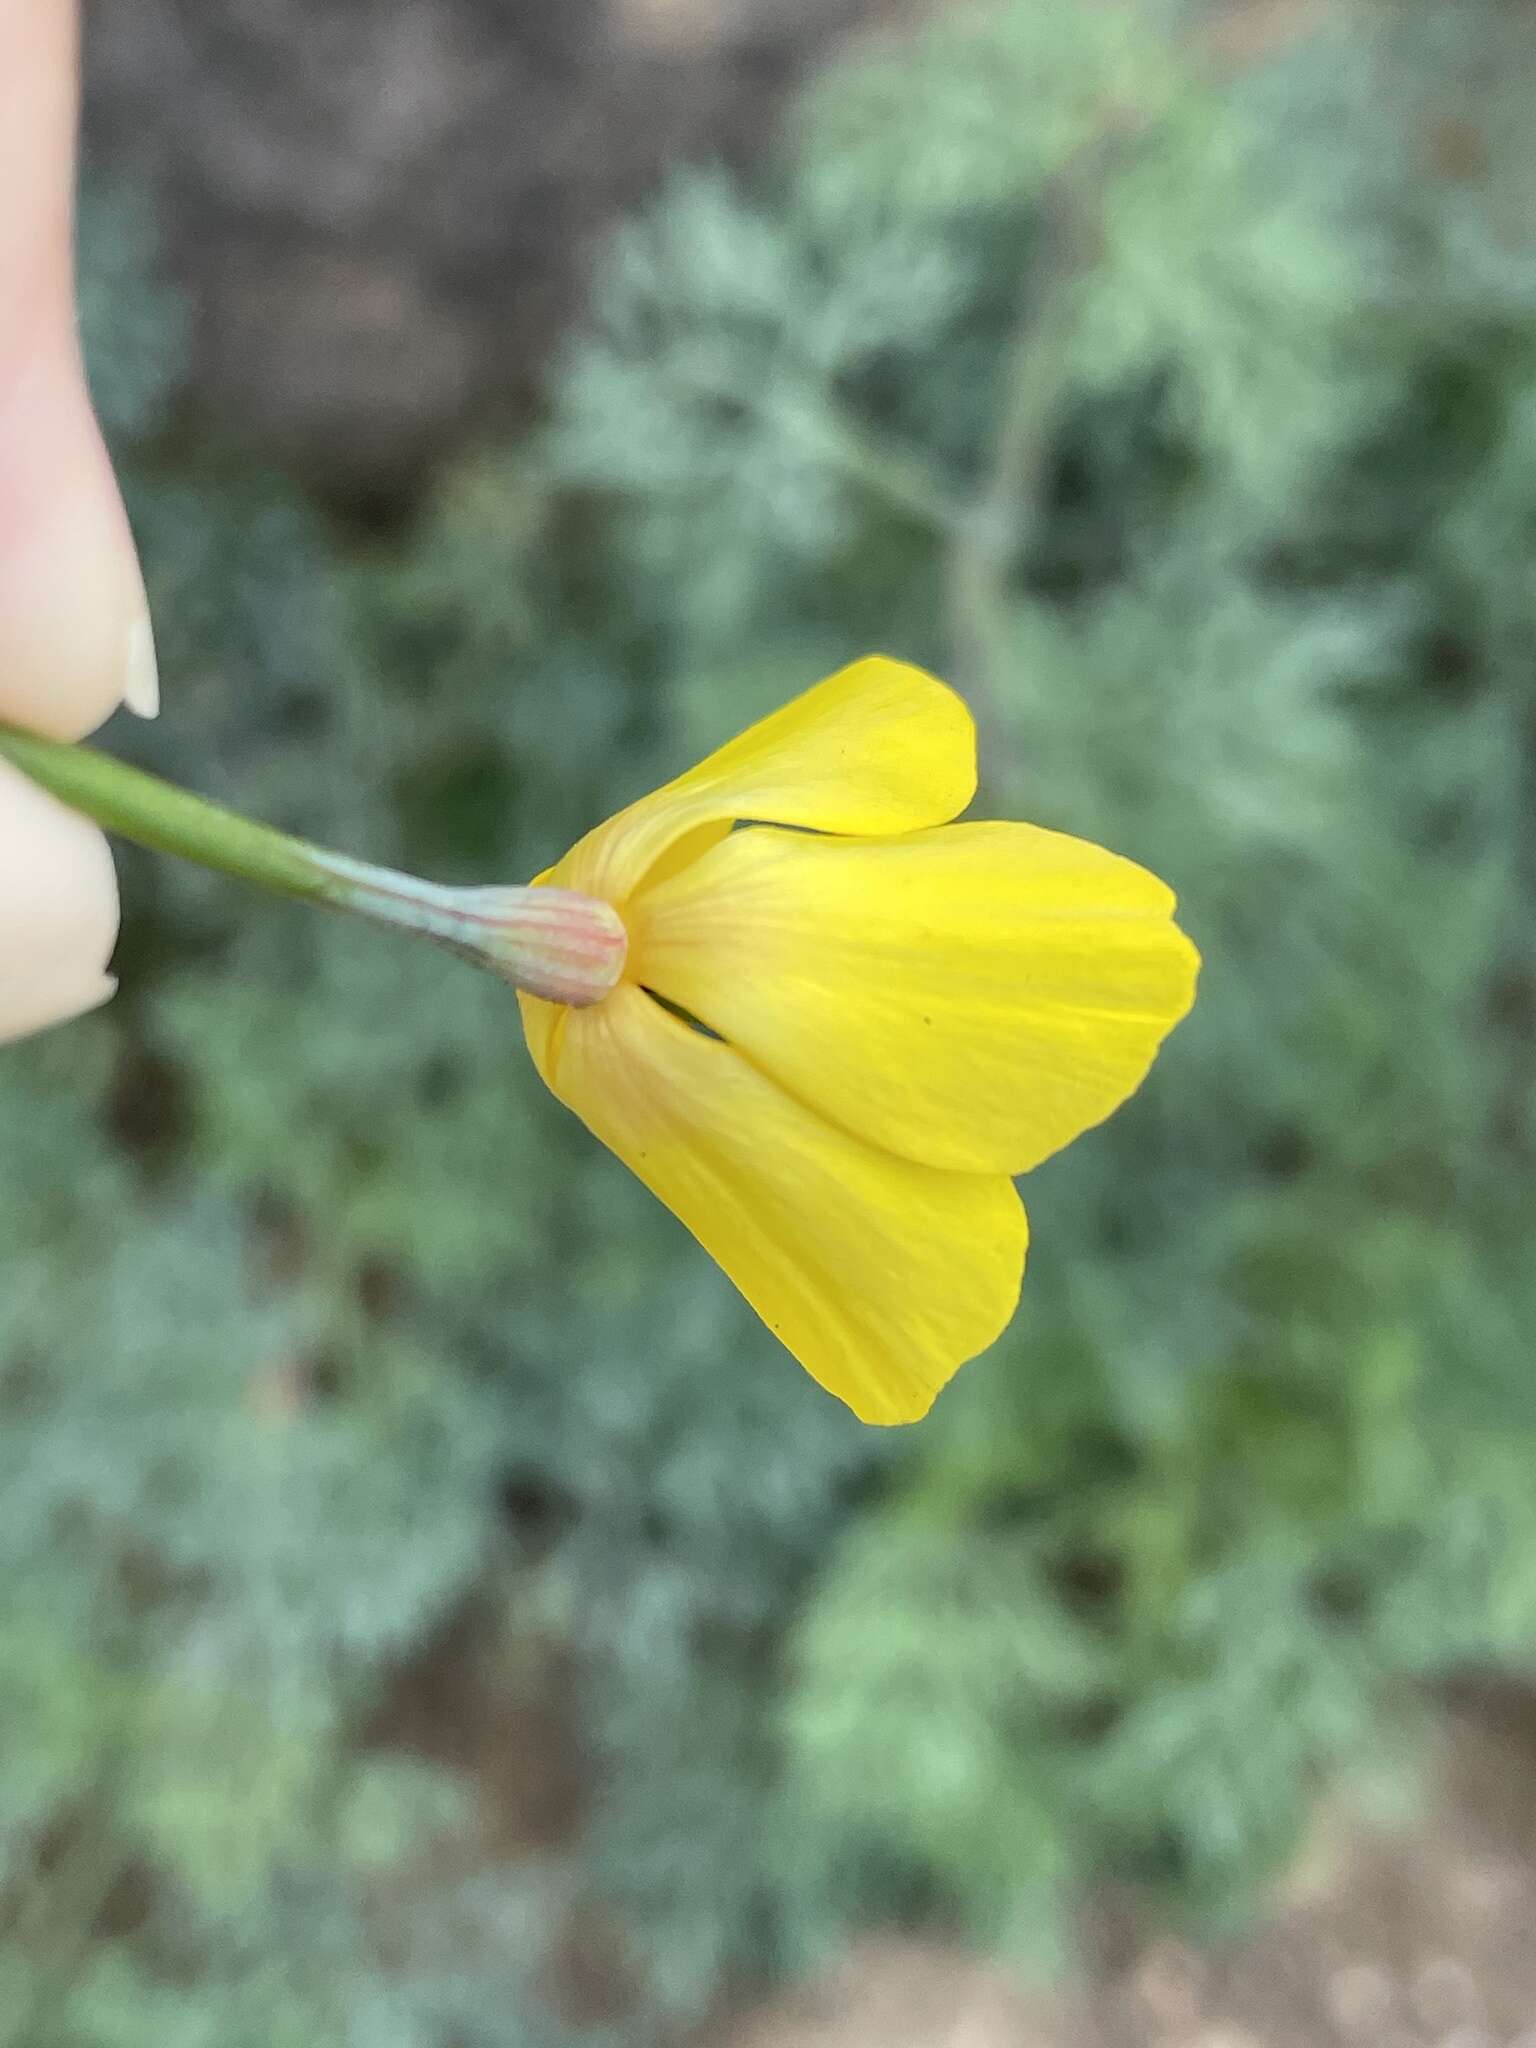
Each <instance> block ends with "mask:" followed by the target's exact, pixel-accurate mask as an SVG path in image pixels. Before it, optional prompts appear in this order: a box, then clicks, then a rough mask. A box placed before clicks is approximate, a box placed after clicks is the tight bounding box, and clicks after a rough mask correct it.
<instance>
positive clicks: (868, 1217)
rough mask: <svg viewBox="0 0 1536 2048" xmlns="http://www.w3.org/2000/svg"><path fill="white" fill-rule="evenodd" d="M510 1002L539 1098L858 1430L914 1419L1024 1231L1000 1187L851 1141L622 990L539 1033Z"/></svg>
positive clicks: (976, 1323) (1008, 1269)
mask: <svg viewBox="0 0 1536 2048" xmlns="http://www.w3.org/2000/svg"><path fill="white" fill-rule="evenodd" d="M523 1007H524V1014H525V1016H527V1015H528V1013H529V1012H530V1011H533V1012H534V1015H533V1017H532V1019H531V1020H530V1033H529V1043H530V1046H531V1048H532V1049H533V1050H534V1054H535V1058H536V1059H537V1060H538V1063H539V1068H540V1072H541V1073H542V1074H543V1076H544V1079H545V1080H546V1081H547V1082H548V1083H549V1085H550V1087H551V1088H552V1089H553V1090H554V1092H555V1094H556V1095H558V1096H559V1097H560V1099H561V1101H562V1102H565V1103H567V1104H568V1105H569V1107H570V1108H572V1109H573V1110H575V1112H576V1114H577V1115H578V1116H579V1117H580V1118H581V1119H582V1121H583V1122H584V1123H585V1124H586V1125H587V1127H588V1128H589V1129H590V1130H591V1131H593V1132H594V1133H595V1134H596V1136H598V1137H599V1138H601V1139H602V1141H603V1143H604V1144H605V1145H607V1146H608V1147H609V1148H610V1149H611V1150H612V1151H614V1152H616V1153H617V1154H618V1156H619V1157H620V1158H621V1159H622V1160H623V1161H624V1163H625V1164H626V1165H627V1166H629V1167H630V1168H631V1169H632V1170H633V1171H634V1172H635V1173H636V1174H637V1175H638V1176H639V1177H640V1179H641V1180H643V1181H644V1182H645V1184H646V1186H647V1187H648V1188H650V1190H651V1192H652V1193H653V1194H655V1195H657V1196H659V1198H660V1199H661V1200H662V1201H663V1202H665V1203H666V1205H667V1207H668V1208H669V1209H671V1210H672V1211H673V1213H674V1214H675V1215H676V1216H678V1217H679V1218H680V1219H681V1220H682V1222H683V1223H685V1224H686V1225H687V1227H688V1228H689V1230H691V1231H692V1232H693V1234H694V1236H695V1237H696V1238H697V1239H698V1240H699V1243H700V1244H701V1245H703V1247H704V1249H705V1250H706V1251H707V1252H708V1253H709V1254H710V1255H711V1257H712V1258H714V1259H716V1260H717V1261H718V1262H719V1264H720V1265H721V1266H723V1267H724V1268H725V1271H726V1272H727V1273H728V1274H729V1275H730V1277H731V1279H732V1280H734V1281H735V1283H736V1285H737V1286H738V1287H739V1288H740V1289H741V1291H742V1293H743V1294H744V1295H745V1296H746V1298H747V1300H748V1301H749V1302H750V1303H751V1304H752V1306H753V1308H755V1309H756V1311H757V1313H758V1314H759V1315H760V1316H761V1317H762V1319H763V1321H764V1322H765V1323H767V1325H768V1327H769V1328H770V1329H771V1330H772V1331H773V1333H774V1335H775V1336H776V1337H778V1338H779V1340H780V1342H781V1343H783V1344H784V1345H786V1346H787V1347H788V1349H789V1350H790V1351H792V1352H793V1353H794V1355H795V1357H796V1358H798V1359H799V1361H800V1363H801V1364H802V1365H803V1366H804V1367H805V1369H806V1371H807V1372H809V1373H810V1374H811V1376H812V1377H813V1378H814V1379H816V1380H819V1381H820V1383H821V1385H822V1386H824V1387H825V1388H826V1389H827V1391H828V1392H829V1393H832V1394H835V1395H837V1397H838V1398H839V1400H842V1401H846V1402H847V1404H848V1406H849V1407H850V1408H851V1409H852V1410H853V1412H854V1413H855V1415H857V1416H859V1417H860V1418H861V1419H862V1420H863V1421H865V1422H883V1423H894V1422H913V1421H916V1419H917V1418H918V1417H919V1416H920V1415H923V1414H925V1413H926V1412H927V1410H928V1408H929V1406H930V1404H931V1403H932V1401H933V1397H934V1395H935V1394H936V1393H937V1392H938V1390H939V1388H940V1387H942V1386H943V1384H944V1382H945V1381H946V1380H947V1379H948V1378H949V1377H950V1375H951V1374H952V1373H953V1372H954V1371H955V1369H956V1367H957V1366H959V1365H961V1364H963V1363H964V1361H965V1360H966V1359H968V1358H972V1357H974V1356H975V1355H976V1353H977V1352H979V1351H983V1350H985V1349H986V1347H987V1346H988V1345H989V1344H990V1343H991V1342H992V1341H993V1339H994V1338H995V1337H997V1336H998V1335H999V1333H1000V1332H1001V1331H1002V1329H1003V1328H1004V1326H1005V1325H1006V1323H1007V1321H1008V1319H1009V1317H1010V1316H1011V1315H1012V1313H1013V1310H1014V1307H1015V1305H1016V1304H1017V1302H1018V1298H1019V1286H1020V1282H1021V1280H1022V1278H1023V1270H1024V1248H1025V1242H1026V1237H1027V1231H1026V1226H1025V1220H1024V1210H1023V1205H1022V1204H1021V1203H1020V1201H1019V1198H1018V1193H1017V1191H1016V1190H1015V1188H1014V1186H1013V1184H1012V1182H1011V1181H1009V1180H1008V1179H1007V1178H1006V1177H1004V1176H1002V1175H997V1174H969V1173H940V1172H937V1171H935V1170H934V1169H933V1168H931V1167H926V1166H918V1165H914V1164H913V1163H912V1162H911V1161H910V1160H904V1159H897V1158H895V1157H893V1156H892V1155H891V1154H890V1153H886V1152H881V1151H879V1150H877V1149H876V1148H875V1147H873V1146H870V1145H866V1144H864V1143H863V1142H862V1141H861V1140H859V1139H857V1138H853V1137H850V1136H849V1135H848V1134H847V1132H845V1131H842V1130H840V1129H838V1128H837V1127H836V1126H834V1125H832V1124H829V1123H827V1122H825V1121H824V1120H823V1119H822V1118H821V1117H819V1116H817V1115H815V1114H814V1113H813V1112H812V1111H810V1110H807V1109H805V1108H803V1107H802V1105H801V1104H800V1103H798V1102H796V1101H795V1100H794V1099H793V1098H792V1097H790V1096H788V1095H785V1094H784V1093H783V1092H782V1091H781V1090H780V1089H778V1088H776V1087H775V1086H774V1084H773V1083H772V1082H771V1081H768V1080H766V1079H764V1077H763V1076H762V1075H761V1074H759V1073H758V1072H757V1071H756V1070H755V1069H754V1068H753V1067H752V1066H751V1065H750V1064H749V1063H748V1062H747V1061H746V1060H744V1059H742V1057H741V1056H740V1055H739V1054H738V1053H737V1052H735V1051H734V1050H733V1049H732V1048H731V1047H730V1046H728V1045H723V1044H721V1043H719V1042H718V1041H716V1040H713V1039H709V1038H706V1037H704V1036H703V1035H702V1034H701V1033H699V1032H697V1031H693V1030H690V1029H689V1027H688V1026H687V1025H686V1024H683V1023H681V1022H679V1021H678V1019H676V1018H675V1017H672V1016H669V1015H668V1014H667V1012H666V1011H664V1010H663V1009H662V1008H661V1007H660V1006H659V1005H658V1004H656V1003H654V1002H652V1000H651V998H650V997H649V996H647V995H645V994H644V993H643V992H642V991H641V990H640V989H638V988H633V987H630V986H628V985H627V984H626V985H625V986H623V987H620V988H617V989H615V990H614V992H613V994H612V995H611V996H609V997H607V998H606V999H605V1000H604V1001H603V1002H601V1003H598V1004H596V1005H594V1007H593V1008H591V1009H589V1010H572V1011H568V1012H566V1013H565V1016H564V1020H563V1022H562V1023H561V1024H560V1027H559V1030H558V1032H557V1033H555V1034H553V1035H551V1034H550V1033H549V1032H548V1031H546V1030H545V1029H544V1028H543V1027H544V1025H545V1023H546V1022H547V1020H546V1019H545V1018H543V1017H542V1016H541V1015H540V1014H539V1013H540V1012H541V1011H544V1010H547V1009H549V1008H550V1005H548V1004H543V1005H534V1004H531V1003H529V1002H526V1001H525V1003H524V1006H523Z"/></svg>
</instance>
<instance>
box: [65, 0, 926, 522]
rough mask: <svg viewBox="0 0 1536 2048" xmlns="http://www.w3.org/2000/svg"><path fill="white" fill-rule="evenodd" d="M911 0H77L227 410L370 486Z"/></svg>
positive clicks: (352, 486)
mask: <svg viewBox="0 0 1536 2048" xmlns="http://www.w3.org/2000/svg"><path fill="white" fill-rule="evenodd" d="M921 4H922V0H409V4H408V5H407V4H402V0H85V15H86V35H85V68H86V144H87V147H86V160H87V164H88V166H90V167H91V168H93V169H94V171H95V172H96V174H97V175H98V176H99V177H100V178H101V179H102V181H103V182H104V183H106V184H107V185H110V186H112V187H114V188H117V187H122V186H125V185H126V186H128V187H130V188H132V189H136V190H138V191H140V192H142V193H144V194H145V195H146V196H147V197H148V199H149V200H150V202H151V203H152V206H153V209H154V213H155V217H156V218H157V220H158V221H159V222H160V223H161V226H162V228H163V230H164V233H165V238H166V243H167V247H166V257H167V261H168V266H169V268H170V270H171V271H172V272H173V274H175V275H176V276H177V277H178V278H179V279H180V280H181V281H182V282H183V283H184V284H185V285H186V286H187V288H188V290H189V293H190V298H191V303H192V308H193V315H194V331H195V363H194V369H193V392H194V395H195V397H196V399H197V400H198V401H199V402H200V404H201V406H202V407H203V409H204V410H205V412H206V413H208V414H209V415H211V416H212V417H213V419H214V420H215V421H216V422H217V424H218V425H219V427H220V428H221V429H222V430H223V431H224V432H226V433H228V432H230V431H234V432H237V433H239V434H240V435H242V436H244V437H245V438H246V439H247V440H248V441H249V442H250V443H252V444H253V445H255V446H256V447H257V448H258V449H259V450H260V452H261V453H262V455H263V456H264V457H266V458H267V459H271V458H272V457H273V456H274V455H275V456H276V457H278V458H279V459H280V460H283V461H286V462H287V463H289V464H290V465H292V466H293V467H295V468H297V469H298V470H299V471H300V472H301V473H303V474H305V475H307V476H308V478H309V479H310V480H311V481H312V482H313V483H315V484H316V485H317V486H319V487H321V488H322V489H325V490H326V491H328V492H330V493H332V494H333V495H335V496H338V497H340V498H343V499H345V498H348V497H351V498H353V499H355V500H357V501H358V502H359V503H360V504H361V505H363V506H364V507H366V506H367V505H368V503H369V502H370V501H375V502H377V503H378V504H379V506H380V507H381V508H385V507H387V505H388V503H389V501H390V500H391V499H392V498H394V497H398V496H399V495H401V494H408V493H409V492H410V491H411V490H412V488H413V487H414V486H415V485H416V484H417V483H418V482H419V481H420V480H421V479H422V478H423V476H424V475H425V474H426V472H427V471H428V470H429V469H430V467H431V466H432V465H433V463H435V462H437V461H439V460H441V459H442V457H443V456H444V455H445V454H446V453H448V452H450V451H451V450H452V449H453V448H454V447H455V446H456V445H458V444H459V443H461V442H462V441H463V439H464V438H465V437H466V436H467V435H470V434H473V433H474V432H477V431H479V430H482V429H484V428H485V427H487V426H492V427H494V426H495V425H496V424H498V423H501V422H505V421H507V420H509V419H514V418H516V417H517V416H518V415H520V414H521V413H523V412H525V411H526V410H527V409H528V407H529V406H530V404H531V403H532V402H533V398H534V395H535V393H536V390H537V384H538V378H539V375H540V372H541V370H542V369H543V367H544V364H545V362H546V361H547V358H548V356H549V353H550V351H551V349H552V347H553V346H554V345H555V343H556V341H557V339H558V337H559V335H560V333H561V331H562V329H563V328H564V326H565V325H566V324H567V322H568V321H569V318H570V316H571V313H572V311H573V308H574V307H575V305H576V304H577V303H578V302H579V298H580V294H581V290H582V286H583V281H584V276H585V271H586V267H587V265H588V263H589V261H590V258H591V254H592V250H593V247H594V245H595V243H596V241H597V240H598V238H599V237H600V234H601V231H602V230H603V228H604V227H605V226H607V225H608V224H609V223H611V222H612V221H614V220H615V219H616V218H618V217H619V216H620V215H621V214H623V213H624V212H626V211H628V210H630V209H632V208H633V207H634V206H635V205H636V204H637V203H638V202H639V201H640V199H641V198H642V197H643V196H644V194H645V193H646V192H648V191H649V190H651V189H652V188H653V187H654V185H655V184H656V182H657V180H658V178H659V177H660V176H661V175H662V173H663V171H664V170H665V168H666V167H667V166H668V165H670V164H672V163H675V162H677V161H679V160H688V159H694V160H705V161H708V160H716V159H724V160H726V161H727V162H732V161H734V162H741V161H743V160H746V159H749V158H751V157H752V156H753V155H754V154H755V153H757V152H758V151H760V150H761V149H762V148H763V146H764V144H765V142H766V140H767V138H768V137H769V136H770V135H771V134H772V133H773V130H774V125H775V120H776V117H777V116H778V114H779V112H780V110H781V108H782V106H783V103H784V101H785V99H786V97H787V96H788V95H789V94H790V92H791V91H792V90H793V89H794V87H795V85H796V84H797V83H798V81H799V80H800V79H801V78H802V77H803V76H804V75H805V73H806V72H807V71H808V70H809V69H811V68H812V67H813V66H814V65H816V64H817V63H818V62H820V61H822V60H823V59H824V58H825V57H826V55H827V53H828V51H829V49H830V48H831V47H833V46H834V45H836V44H837V43H839V42H840V41H842V40H843V39H845V38H846V37H848V36H849V35H850V34H852V33H853V32H854V31H855V30H857V29H859V28H861V27H864V26H867V25H869V24H870V23H872V22H879V21H887V20H895V21H900V20H903V19H905V18H907V17H908V16H910V15H911V14H912V13H913V12H914V11H915V6H917V5H921Z"/></svg>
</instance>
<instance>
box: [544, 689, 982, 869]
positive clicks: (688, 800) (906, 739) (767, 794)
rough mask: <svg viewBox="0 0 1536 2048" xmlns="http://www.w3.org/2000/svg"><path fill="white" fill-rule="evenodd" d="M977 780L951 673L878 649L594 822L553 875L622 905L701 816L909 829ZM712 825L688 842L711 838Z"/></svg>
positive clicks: (971, 735) (951, 809) (836, 828)
mask: <svg viewBox="0 0 1536 2048" xmlns="http://www.w3.org/2000/svg"><path fill="white" fill-rule="evenodd" d="M975 791H976V728H975V725H974V722H973V721H972V718H971V714H970V712H969V711H968V710H967V709H966V707H965V704H964V702H963V700H962V699H961V698H959V697H957V696H956V695H955V693H954V691H953V690H951V689H950V688H949V686H948V685H947V684H945V683H941V682H939V681H938V679H937V678H936V677H934V676H930V675H928V674H926V673H925V672H924V671H923V670H922V669H920V668H912V667H909V666H908V664H907V663H906V662H902V661H890V660H887V659H886V658H885V657H884V656H883V655H871V656H870V657H869V658H868V659H867V660H864V661H856V662H854V663H853V664H852V666H851V667H848V668H845V669H840V670H839V671H838V672H837V674H836V675H833V676H829V677H828V678H827V680H826V681H825V682H823V683H818V684H817V685H816V687H815V688H814V689H811V690H807V691H805V693H804V694H803V695H802V696H799V697H796V698H795V699H794V700H793V702H791V703H789V704H786V705H785V706H784V707H783V709H782V710H780V711H775V712H774V713H773V714H772V716H771V717H768V718H764V719H762V720H760V721H759V723H758V724H756V725H754V726H750V727H749V728H748V729H747V731H746V732H744V733H742V734H740V736H739V737H738V738H736V739H734V740H731V741H730V742H728V744H727V745H725V746H723V747H721V748H720V749H719V751H718V752H717V753H714V754H711V755H710V756H709V758H708V760H706V761H701V762H700V763H699V765H698V767H697V768H692V769H690V770H689V771H688V773H687V774H686V775H682V776H679V777H678V779H677V780H676V781H675V782H669V783H667V784H666V786H665V787H664V788H662V789H658V790H657V791H655V793H654V794H653V795H651V796H647V797H642V798H641V799H640V801H639V802H638V803H634V804H631V805H630V806H629V808H628V809H627V810H623V811H620V812H619V814H618V816H617V817H614V818H610V819H609V820H608V822H607V823H606V824H604V825H599V826H598V827H597V829H596V830H595V831H592V832H589V833H588V834H587V836H586V838H585V839H583V840H581V841H580V842H579V843H578V844H577V845H576V846H574V847H573V848H572V849H571V851H570V852H569V853H568V854H567V855H566V856H565V859H564V860H563V861H561V862H560V863H559V865H558V867H556V868H555V869H553V870H552V871H551V873H550V875H549V878H548V879H549V880H550V881H552V882H558V883H559V884H561V886H562V887H564V888H567V889H581V890H584V891H586V893H587V894H588V895H592V896H603V897H606V898H607V900H608V901H609V902H610V903H615V904H618V905H620V906H621V907H622V906H623V905H624V904H625V903H626V902H627V901H628V899H629V897H630V895H631V894H632V893H633V891H634V890H635V889H636V888H637V887H638V886H639V884H640V883H641V881H643V880H644V879H645V878H646V877H647V875H648V874H649V873H650V872H651V871H652V870H653V869H654V868H655V866H656V864H657V862H658V861H660V860H661V859H662V857H663V856H664V855H665V854H667V853H668V851H669V849H671V848H672V847H674V846H675V845H676V844H677V842H678V841H680V840H682V839H683V837H684V835H685V834H692V833H695V832H699V828H700V827H706V828H707V827H711V826H713V827H714V828H715V835H714V836H718V835H719V834H720V833H723V832H724V831H726V830H728V829H729V825H730V821H731V820H732V819H735V818H765V819H768V820H770V821H772V822H773V823H774V824H780V825H806V826H812V827H814V828H815V829H816V830H818V831H821V832H851V833H864V832H910V831H915V830H916V829H918V828H919V827H920V826H923V825H937V824H940V823H942V822H943V821H944V820H945V819H946V818H953V817H954V816H955V815H956V814H957V813H958V812H960V811H963V810H964V809H965V806H966V805H967V804H968V803H969V802H970V800H971V798H972V796H973V795H974V794H975ZM711 836H712V835H711V833H710V832H709V831H708V830H705V831H702V832H699V837H698V839H697V841H696V842H695V843H694V845H693V846H691V847H690V851H696V850H701V849H702V848H703V847H704V846H706V845H708V844H709V843H710V839H711Z"/></svg>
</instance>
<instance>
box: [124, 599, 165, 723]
mask: <svg viewBox="0 0 1536 2048" xmlns="http://www.w3.org/2000/svg"><path fill="white" fill-rule="evenodd" d="M123 702H124V703H125V704H126V705H127V706H128V709H129V710H130V711H133V712H137V714H138V716H139V717H140V718H154V717H155V716H157V714H158V713H159V710H160V664H159V662H158V661H156V659H155V629H154V627H153V626H152V625H151V624H150V622H149V611H148V608H147V607H146V608H145V609H144V610H143V611H141V612H140V613H139V614H138V616H137V617H136V618H135V619H134V621H133V623H132V624H131V625H130V626H129V628H128V652H127V659H126V664H125V669H124V675H123Z"/></svg>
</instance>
